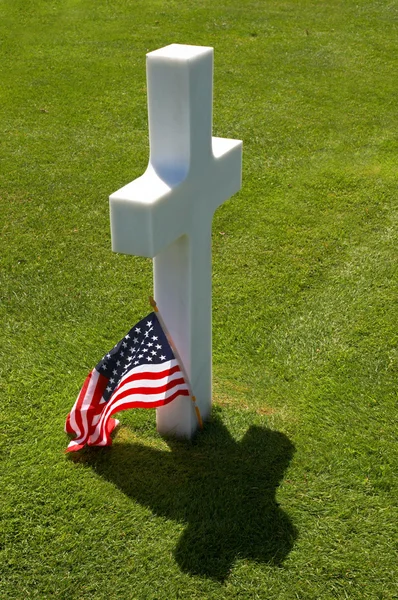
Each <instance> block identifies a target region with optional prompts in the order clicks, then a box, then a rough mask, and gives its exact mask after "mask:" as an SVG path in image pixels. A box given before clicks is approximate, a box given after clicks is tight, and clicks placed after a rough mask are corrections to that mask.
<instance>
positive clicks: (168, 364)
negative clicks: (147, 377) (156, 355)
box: [116, 358, 178, 389]
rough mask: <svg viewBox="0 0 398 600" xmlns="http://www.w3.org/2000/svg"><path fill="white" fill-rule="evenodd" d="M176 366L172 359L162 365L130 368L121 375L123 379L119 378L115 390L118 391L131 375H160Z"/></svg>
mask: <svg viewBox="0 0 398 600" xmlns="http://www.w3.org/2000/svg"><path fill="white" fill-rule="evenodd" d="M176 365H177V366H178V362H177V361H176V359H175V358H172V359H171V360H167V361H166V362H164V363H161V364H159V365H151V364H147V365H139V366H138V367H131V369H130V370H129V371H128V372H127V373H126V374H125V375H123V377H122V378H121V380H120V381H119V383H118V385H117V386H116V389H118V388H119V387H120V386H121V385H122V384H123V382H124V381H125V380H126V379H128V378H129V377H130V376H131V375H139V374H140V373H148V372H150V373H160V372H161V371H167V370H168V369H172V368H173V367H175V366H176Z"/></svg>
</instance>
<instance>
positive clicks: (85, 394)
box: [65, 312, 190, 452]
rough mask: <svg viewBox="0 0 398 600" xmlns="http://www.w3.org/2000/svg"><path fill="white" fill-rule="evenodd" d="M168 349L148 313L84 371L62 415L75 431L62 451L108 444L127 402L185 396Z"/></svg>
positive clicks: (138, 404)
mask: <svg viewBox="0 0 398 600" xmlns="http://www.w3.org/2000/svg"><path fill="white" fill-rule="evenodd" d="M189 395H190V391H189V387H188V385H187V383H186V381H185V379H184V377H183V374H182V371H181V369H180V367H179V364H178V362H177V360H176V357H175V356H174V353H173V350H172V349H171V346H170V344H169V342H168V340H167V338H166V335H165V333H164V331H163V329H162V327H161V325H160V323H159V320H158V318H157V316H156V313H154V312H153V313H151V314H150V315H148V316H147V317H145V318H144V319H142V321H140V322H139V323H137V325H135V326H134V327H133V328H132V329H130V331H129V332H128V334H127V335H125V336H124V338H123V339H122V340H121V341H120V342H119V343H118V344H116V345H115V347H114V348H113V349H112V350H111V351H110V352H108V354H106V355H105V356H104V357H103V358H102V360H100V362H99V363H98V364H97V366H96V367H94V369H93V370H92V371H91V373H89V375H88V376H87V379H86V381H85V382H84V384H83V387H82V389H81V391H80V394H79V396H78V398H77V400H76V402H75V404H74V406H73V408H72V410H71V412H70V413H69V415H68V416H67V419H66V423H65V431H66V432H67V433H69V434H71V435H75V436H76V437H75V439H74V440H72V441H71V442H70V443H69V446H68V448H67V450H66V451H67V452H73V451H76V450H80V449H81V448H83V446H84V445H85V444H87V445H88V446H109V445H110V444H111V443H112V440H111V436H110V434H111V433H112V431H113V429H114V428H115V427H116V426H117V424H118V421H117V420H116V419H113V418H112V415H114V414H115V413H117V412H119V411H121V410H126V409H128V408H156V407H157V406H163V405H164V404H168V403H169V402H171V401H172V400H174V398H177V397H178V396H189Z"/></svg>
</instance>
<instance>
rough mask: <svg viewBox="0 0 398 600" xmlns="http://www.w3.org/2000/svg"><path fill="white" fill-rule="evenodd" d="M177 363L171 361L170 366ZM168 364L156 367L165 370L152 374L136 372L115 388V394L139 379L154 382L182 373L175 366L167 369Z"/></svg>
mask: <svg viewBox="0 0 398 600" xmlns="http://www.w3.org/2000/svg"><path fill="white" fill-rule="evenodd" d="M173 362H175V361H172V360H171V361H169V364H172V363H173ZM166 364H167V363H164V364H163V365H156V366H160V367H163V369H162V370H161V371H159V372H156V373H154V372H152V371H148V370H145V371H138V372H134V373H133V374H130V375H128V376H125V377H123V378H122V379H121V380H120V383H119V385H118V386H117V387H116V388H115V391H114V393H115V392H117V390H118V389H120V387H121V386H122V385H124V384H126V383H129V382H130V381H137V379H147V380H150V381H154V380H156V379H162V377H165V376H166V375H173V374H174V373H177V372H180V367H179V366H178V365H177V364H175V365H174V366H173V367H171V368H170V369H165V368H164V367H165V365H166Z"/></svg>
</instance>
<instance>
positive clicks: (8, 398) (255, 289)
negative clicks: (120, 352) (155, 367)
mask: <svg viewBox="0 0 398 600" xmlns="http://www.w3.org/2000/svg"><path fill="white" fill-rule="evenodd" d="M397 39H398V6H397V4H396V3H395V2H392V1H390V0H383V1H377V0H356V1H351V0H346V1H345V2H340V1H337V0H330V1H328V2H325V1H322V0H318V1H316V0H286V1H282V0H269V1H268V2H265V1H264V2H259V1H249V0H241V1H240V2H239V1H238V0H220V1H219V2H210V1H209V0H201V1H193V0H188V1H186V2H176V1H174V0H168V1H166V0H157V1H155V0H134V1H128V0H123V1H122V0H114V1H113V2H105V1H104V2H94V1H92V0H65V1H62V2H61V1H60V0H31V1H29V2H27V1H22V0H2V1H0V52H1V61H0V70H1V86H0V112H1V120H0V122H1V127H2V133H1V136H0V147H1V150H0V156H1V163H2V164H1V171H0V178H1V180H0V197H1V210H2V227H3V232H2V233H3V236H2V241H3V247H2V281H1V294H2V308H1V310H2V328H1V334H2V355H1V361H0V368H1V371H2V375H1V386H2V403H1V415H2V416H1V422H2V432H3V435H2V438H1V439H2V442H1V443H2V454H3V458H2V463H1V465H2V468H1V473H2V485H1V490H2V494H1V511H2V516H3V521H2V528H3V535H2V538H3V540H4V544H3V552H2V559H1V560H2V568H1V572H2V580H1V584H0V597H1V598H2V599H3V598H4V599H5V600H8V599H25V598H36V599H40V600H41V599H47V598H65V599H66V598H71V597H73V598H76V599H81V600H83V599H84V600H87V599H90V600H91V599H94V600H97V599H98V600H99V599H105V598H106V599H110V598H112V599H117V600H119V599H123V600H124V599H138V600H141V599H143V600H146V599H148V600H149V599H153V600H154V599H159V600H160V599H168V600H169V599H174V598H187V599H188V598H189V599H218V600H220V599H238V598H239V599H240V598H242V599H246V598H250V599H255V598H258V599H278V600H279V599H281V600H293V599H303V600H311V599H314V600H317V599H319V598H321V599H334V598H337V599H340V598H341V599H343V598H353V599H358V600H362V599H369V600H374V599H383V600H387V599H388V600H390V599H392V598H398V568H397V565H398V548H397V540H398V525H397V523H398V510H397V498H398V489H397V488H398V486H397V478H396V473H397V467H398V464H397V463H398V458H397V456H398V447H397V446H398V444H397V420H398V419H397V404H398V403H397V395H396V384H397V346H396V342H397V321H398V311H397V262H396V259H397V254H396V245H395V244H396V241H395V240H396V229H397V228H396V225H397V196H398V191H397V190H398V187H397V184H398V168H397V164H398V163H397V157H398V118H397V112H396V81H397V71H398V52H397ZM171 42H180V43H188V44H190V43H191V44H200V45H211V46H214V48H215V81H214V84H215V90H214V134H215V135H219V136H222V137H233V138H238V139H242V140H243V142H244V173H243V182H244V184H243V188H242V191H241V192H240V193H239V194H238V195H236V196H235V197H234V198H233V199H232V200H231V201H229V202H227V203H226V204H225V205H223V206H222V207H221V208H220V209H219V210H218V211H217V213H216V215H215V219H214V228H213V256H214V264H213V284H214V285H213V290H214V293H213V332H214V411H213V417H212V420H211V422H210V423H208V424H207V425H206V428H205V431H204V432H203V433H202V434H200V435H198V436H197V437H196V439H195V440H194V441H193V442H192V443H187V442H177V441H174V442H173V441H167V440H163V439H161V438H160V437H159V436H158V435H157V434H156V430H155V414H154V412H151V411H136V412H133V411H130V412H128V411H127V412H125V413H123V414H122V415H121V419H122V427H121V429H120V431H119V432H118V434H117V436H116V438H115V441H114V446H113V447H112V448H111V449H104V450H100V451H94V450H91V451H88V450H86V451H82V452H81V453H80V456H75V457H72V458H70V457H69V458H68V457H66V456H65V455H64V453H63V452H64V448H65V446H66V444H67V438H66V436H65V434H64V433H63V425H64V420H65V416H66V414H67V412H68V411H69V410H70V408H71V406H72V404H73V402H74V400H75V397H76V394H77V392H78V390H79V388H80V386H81V385H82V382H83V380H84V378H85V376H86V374H87V372H88V370H89V369H91V368H92V367H93V366H94V365H95V364H96V362H97V361H98V359H99V358H100V357H101V356H102V354H103V353H104V352H105V351H107V350H108V349H109V347H111V346H112V345H113V344H114V343H115V342H116V341H117V340H118V339H119V338H120V336H121V335H123V334H124V333H125V331H126V330H127V329H128V328H129V327H130V326H131V325H132V324H133V323H134V322H135V321H137V320H138V319H139V318H141V317H142V316H144V315H145V314H146V312H147V311H148V312H149V307H148V305H147V297H148V295H149V294H150V293H151V291H152V275H151V262H150V261H149V260H146V259H142V258H136V257H127V256H121V255H116V254H113V253H112V252H111V247H110V232H109V214H108V196H109V194H110V193H112V192H113V191H115V190H116V189H118V188H119V187H121V186H122V185H124V184H125V183H127V182H128V181H131V180H132V179H134V178H135V177H137V176H139V175H140V174H141V173H142V172H143V170H144V169H145V166H146V162H147V157H148V136H147V116H146V91H145V85H146V84H145V53H146V52H147V51H149V50H154V49H157V48H160V47H162V46H164V45H167V44H169V43H171Z"/></svg>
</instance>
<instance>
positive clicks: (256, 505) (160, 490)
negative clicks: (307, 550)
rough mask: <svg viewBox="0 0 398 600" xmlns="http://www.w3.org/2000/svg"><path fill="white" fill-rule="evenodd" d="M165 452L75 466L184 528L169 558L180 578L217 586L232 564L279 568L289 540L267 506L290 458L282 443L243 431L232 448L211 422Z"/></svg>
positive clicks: (119, 448)
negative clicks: (183, 574)
mask: <svg viewBox="0 0 398 600" xmlns="http://www.w3.org/2000/svg"><path fill="white" fill-rule="evenodd" d="M168 445H169V448H170V451H160V450H157V449H153V448H150V447H147V446H143V445H141V444H131V443H127V444H116V445H114V446H113V447H112V448H104V449H94V448H92V449H87V450H86V451H85V455H84V457H83V456H82V457H81V459H82V460H84V462H85V463H86V464H88V465H89V466H90V467H91V468H93V469H94V471H95V472H96V473H98V474H99V475H100V476H101V477H103V478H104V479H106V480H108V481H111V482H112V483H113V484H115V485H117V487H119V488H120V489H121V490H122V491H123V492H124V494H126V495H127V496H128V497H129V498H133V499H134V500H136V501H137V502H139V503H140V504H142V505H144V506H147V507H148V508H150V510H151V511H152V512H153V513H154V514H155V515H159V516H164V517H166V518H169V519H173V520H175V521H178V522H183V523H186V524H187V527H186V529H185V531H184V533H183V534H182V536H181V538H180V540H179V542H178V545H177V547H176V549H175V552H174V556H175V559H176V561H177V563H178V564H179V566H180V568H181V569H182V570H183V571H185V572H187V573H190V574H193V575H200V576H205V577H210V578H212V579H215V580H218V581H223V580H225V578H226V577H227V576H228V574H229V572H230V569H231V567H232V565H233V563H234V561H235V560H236V559H237V558H247V559H251V560H254V561H258V562H263V563H268V564H271V565H275V566H277V565H280V564H281V563H282V561H283V560H284V559H285V557H286V556H287V554H288V553H289V552H290V550H291V549H292V546H293V542H294V540H295V538H296V537H297V532H296V529H295V527H294V526H293V524H292V522H291V520H290V519H289V517H288V516H287V514H286V513H285V512H284V511H283V510H282V509H281V508H280V507H279V505H278V503H277V501H276V499H275V493H276V490H277V488H278V486H279V484H280V482H281V480H282V477H283V474H284V471H285V470H286V468H287V466H288V465H289V462H290V460H291V458H292V455H293V452H294V446H293V444H292V443H291V442H290V440H289V439H288V438H287V437H286V435H284V434H283V433H280V432H278V431H272V430H270V429H267V428H264V427H258V426H251V427H250V428H249V429H248V430H247V432H246V434H245V436H244V437H243V439H242V440H241V441H240V442H236V441H235V440H234V439H233V438H232V437H231V435H230V434H229V432H228V430H227V429H226V427H225V426H224V425H223V423H222V422H221V420H220V418H219V417H217V416H216V417H214V418H213V420H212V421H211V422H210V423H208V424H206V426H205V429H204V431H203V432H202V433H201V434H200V435H198V436H197V437H196V438H195V440H194V441H193V442H187V441H181V440H168Z"/></svg>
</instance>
